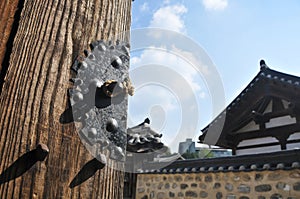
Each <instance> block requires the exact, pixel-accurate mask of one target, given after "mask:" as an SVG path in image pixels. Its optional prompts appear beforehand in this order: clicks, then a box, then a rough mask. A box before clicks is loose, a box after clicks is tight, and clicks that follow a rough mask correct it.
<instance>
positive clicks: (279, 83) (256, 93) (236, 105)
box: [199, 60, 300, 147]
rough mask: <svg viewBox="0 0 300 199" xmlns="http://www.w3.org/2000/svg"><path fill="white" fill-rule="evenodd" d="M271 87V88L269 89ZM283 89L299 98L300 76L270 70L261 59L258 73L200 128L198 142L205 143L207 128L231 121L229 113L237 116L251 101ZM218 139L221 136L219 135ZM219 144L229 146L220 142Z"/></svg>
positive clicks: (221, 125) (277, 92)
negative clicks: (217, 113)
mask: <svg viewBox="0 0 300 199" xmlns="http://www.w3.org/2000/svg"><path fill="white" fill-rule="evenodd" d="M271 87H272V89H269V88H271ZM274 87H276V89H278V91H274V90H275V89H274ZM283 90H286V91H287V90H288V91H292V92H289V95H291V96H292V97H293V98H297V99H300V92H299V91H300V77H297V76H293V75H289V74H286V73H282V72H278V71H275V70H272V69H270V68H269V67H267V66H266V64H265V62H264V61H263V60H262V61H261V68H260V71H259V73H258V74H257V75H256V76H255V77H254V79H253V80H252V81H251V82H250V83H249V84H248V85H247V87H246V88H245V89H244V90H243V91H242V92H241V93H240V94H239V95H238V96H237V97H236V98H235V99H234V100H233V101H232V102H231V103H230V104H229V105H228V106H227V107H226V108H225V109H224V110H223V111H222V112H221V113H220V114H219V115H218V116H217V117H216V118H215V119H214V120H213V121H212V122H211V123H210V124H208V125H207V126H206V127H205V128H204V129H202V133H203V134H202V135H200V136H199V142H200V143H206V142H205V137H206V135H207V133H208V131H209V129H213V128H218V127H226V125H227V124H228V123H229V122H228V121H231V119H230V118H227V117H230V115H231V116H232V117H237V116H239V115H238V114H236V112H238V111H241V110H244V109H248V108H250V107H251V103H254V102H255V101H256V100H257V99H259V98H261V97H262V96H265V95H271V94H273V93H272V92H276V93H275V94H276V95H281V94H280V91H283ZM296 91H297V92H296ZM285 94H286V93H285ZM282 95H284V94H282ZM285 97H288V96H285ZM221 130H222V129H221ZM220 139H223V138H222V137H221V136H220ZM209 144H210V143H209ZM217 145H218V144H217ZM219 146H222V147H229V146H225V145H222V144H221V145H219Z"/></svg>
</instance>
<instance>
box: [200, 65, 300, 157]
mask: <svg viewBox="0 0 300 199" xmlns="http://www.w3.org/2000/svg"><path fill="white" fill-rule="evenodd" d="M202 132H203V134H202V135H201V136H200V137H199V141H200V142H201V143H207V144H215V145H217V146H220V147H223V148H229V149H232V150H233V154H236V155H241V154H256V153H266V152H274V151H280V150H287V149H295V148H298V149H299V148H300V77H297V76H293V75H289V74H286V73H282V72H279V71H275V70H272V69H270V68H269V67H268V66H267V65H266V64H265V62H264V61H263V60H262V61H261V63H260V71H259V72H258V74H257V75H256V76H255V77H254V78H253V80H252V81H251V82H250V83H249V84H248V86H247V87H246V88H245V89H244V90H243V91H242V92H241V93H240V94H239V95H238V96H237V97H236V98H235V99H234V100H233V101H232V102H231V103H230V104H229V105H228V106H227V107H226V109H225V110H224V111H223V112H222V113H220V114H219V116H217V117H216V118H215V119H214V120H213V121H212V122H211V123H210V124H209V125H208V126H207V127H205V128H204V129H203V130H202Z"/></svg>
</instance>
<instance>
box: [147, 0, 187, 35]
mask: <svg viewBox="0 0 300 199" xmlns="http://www.w3.org/2000/svg"><path fill="white" fill-rule="evenodd" d="M186 12H187V8H186V7H185V6H184V5H181V4H178V5H172V6H165V7H161V8H160V9H158V10H157V11H156V12H155V13H154V14H153V17H152V20H151V22H150V27H155V28H163V29H168V30H173V31H176V32H185V25H184V21H183V19H182V17H183V14H185V13H186Z"/></svg>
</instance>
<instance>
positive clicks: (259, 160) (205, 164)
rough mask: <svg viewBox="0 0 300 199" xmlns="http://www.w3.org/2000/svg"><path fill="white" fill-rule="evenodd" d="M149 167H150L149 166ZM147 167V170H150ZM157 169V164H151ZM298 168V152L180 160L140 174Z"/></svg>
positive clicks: (299, 156)
mask: <svg viewBox="0 0 300 199" xmlns="http://www.w3.org/2000/svg"><path fill="white" fill-rule="evenodd" d="M150 167H151V166H150ZM150 167H149V168H150ZM153 168H158V164H157V163H156V164H153ZM299 168H300V150H289V151H280V152H273V153H265V154H253V155H243V156H231V157H223V158H210V159H194V160H180V161H175V162H173V163H171V164H170V165H168V166H165V167H164V168H161V169H153V170H151V169H147V170H140V173H169V174H171V173H199V172H204V173H208V172H238V171H246V172H249V171H263V170H279V169H283V170H289V169H299Z"/></svg>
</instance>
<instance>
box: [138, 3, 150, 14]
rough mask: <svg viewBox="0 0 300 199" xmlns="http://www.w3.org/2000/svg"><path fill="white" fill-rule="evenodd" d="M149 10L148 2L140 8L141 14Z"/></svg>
mask: <svg viewBox="0 0 300 199" xmlns="http://www.w3.org/2000/svg"><path fill="white" fill-rule="evenodd" d="M148 10H149V5H148V3H147V2H145V3H143V4H142V5H141V6H140V11H141V12H146V11H148Z"/></svg>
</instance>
